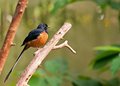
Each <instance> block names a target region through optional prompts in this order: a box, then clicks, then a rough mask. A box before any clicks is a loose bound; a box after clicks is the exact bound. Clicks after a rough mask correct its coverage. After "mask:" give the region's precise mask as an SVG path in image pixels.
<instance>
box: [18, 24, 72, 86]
mask: <svg viewBox="0 0 120 86" xmlns="http://www.w3.org/2000/svg"><path fill="white" fill-rule="evenodd" d="M71 26H72V25H71V24H69V23H65V24H64V25H63V26H62V27H61V28H60V30H59V31H58V32H57V33H56V34H55V35H54V36H53V38H52V39H51V40H50V41H49V42H48V43H47V44H46V45H45V46H44V47H43V48H41V49H39V50H38V51H36V52H35V57H34V58H33V60H32V61H31V62H30V64H29V65H28V67H27V68H26V69H25V71H24V72H23V73H22V75H21V77H20V79H19V81H18V83H17V86H26V85H27V83H28V81H29V79H30V78H31V76H32V75H33V73H34V72H35V71H36V69H37V68H38V67H39V65H40V64H41V63H42V61H43V60H44V59H45V57H46V56H47V55H48V54H49V52H50V51H51V50H52V49H54V47H55V45H56V44H57V43H58V42H59V40H60V39H61V38H63V36H64V35H65V34H66V33H67V32H68V30H69V29H70V28H71Z"/></svg>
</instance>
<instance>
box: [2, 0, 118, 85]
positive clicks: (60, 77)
mask: <svg viewBox="0 0 120 86" xmlns="http://www.w3.org/2000/svg"><path fill="white" fill-rule="evenodd" d="M17 2H18V0H0V47H2V44H3V42H4V39H5V35H6V33H7V30H8V27H9V25H10V22H11V19H12V16H13V15H14V11H15V8H16V5H17ZM42 22H44V23H47V24H48V26H49V27H50V28H49V29H48V32H49V39H51V37H52V36H53V35H54V34H55V32H56V31H57V30H58V29H59V28H60V27H61V26H62V25H63V24H64V23H65V22H69V23H71V24H72V28H71V30H70V31H69V32H68V33H67V34H66V35H65V37H64V39H63V40H61V41H60V42H59V43H62V42H64V41H65V40H68V41H69V44H70V46H72V48H73V49H75V50H76V52H77V53H76V54H73V53H72V52H71V51H70V50H68V49H67V48H62V49H57V50H53V51H51V52H50V53H49V55H48V56H47V58H46V59H45V60H44V62H43V63H42V64H41V67H40V68H39V69H38V70H37V72H36V73H35V74H34V75H33V77H32V78H31V80H30V82H29V84H30V86H119V85H120V82H119V81H120V79H119V73H117V74H115V75H113V74H112V73H111V71H110V70H109V68H103V69H102V70H99V69H98V70H95V69H94V68H92V65H91V62H92V61H93V59H95V57H96V54H95V53H96V51H95V49H94V48H95V47H97V46H106V45H113V44H117V45H118V44H120V0H29V1H28V5H27V8H26V10H25V13H24V15H23V18H22V21H21V23H20V26H19V28H18V30H17V33H16V36H15V39H14V43H16V46H14V47H12V48H11V50H10V54H9V57H8V59H7V62H6V64H5V67H4V70H3V72H2V74H1V75H0V86H15V83H16V82H17V81H18V79H19V77H20V74H21V73H22V72H23V70H24V69H25V68H26V66H27V65H28V64H29V62H30V61H31V60H32V58H33V53H34V52H35V51H36V49H34V48H30V49H29V50H27V51H26V52H25V53H24V54H23V56H22V57H23V58H22V59H21V60H20V62H19V63H18V65H17V66H16V68H15V70H14V71H13V73H12V74H11V76H10V78H9V79H8V81H7V82H6V83H3V80H4V78H5V76H6V75H7V73H8V71H9V70H10V68H11V67H12V65H13V64H14V62H15V60H16V58H17V56H18V55H19V53H20V52H21V50H22V48H23V47H20V46H21V44H22V42H23V40H24V38H25V37H26V36H27V34H28V33H29V31H31V30H32V29H34V28H36V27H37V25H38V24H40V23H42ZM107 67H108V66H107ZM114 78H115V79H114Z"/></svg>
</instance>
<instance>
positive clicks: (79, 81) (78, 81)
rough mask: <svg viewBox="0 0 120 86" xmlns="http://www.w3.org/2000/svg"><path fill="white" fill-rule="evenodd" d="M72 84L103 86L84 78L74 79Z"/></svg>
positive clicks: (77, 85) (78, 85) (75, 85)
mask: <svg viewBox="0 0 120 86" xmlns="http://www.w3.org/2000/svg"><path fill="white" fill-rule="evenodd" d="M72 84H73V86H103V85H102V84H101V83H100V82H99V81H97V80H94V79H92V78H89V77H84V76H80V77H78V79H74V81H73V83H72Z"/></svg>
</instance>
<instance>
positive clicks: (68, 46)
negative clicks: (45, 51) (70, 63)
mask: <svg viewBox="0 0 120 86" xmlns="http://www.w3.org/2000/svg"><path fill="white" fill-rule="evenodd" d="M63 47H67V48H68V49H70V50H71V51H72V52H73V53H76V51H75V50H74V49H73V48H72V47H71V46H70V45H69V44H68V41H67V40H66V41H65V42H64V43H62V44H60V45H56V46H54V47H53V49H58V48H63Z"/></svg>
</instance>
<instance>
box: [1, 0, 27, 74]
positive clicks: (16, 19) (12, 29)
mask: <svg viewBox="0 0 120 86" xmlns="http://www.w3.org/2000/svg"><path fill="white" fill-rule="evenodd" d="M26 5H27V0H19V1H18V4H17V7H16V10H15V13H14V16H13V19H12V22H11V24H10V26H9V29H8V32H7V35H6V38H5V41H4V43H3V46H2V48H1V50H0V73H1V71H2V69H3V67H4V64H5V62H6V60H7V57H8V54H9V51H10V47H11V43H12V42H13V39H14V37H15V33H16V31H17V28H18V26H19V24H20V21H21V19H22V15H23V13H24V10H25V8H26Z"/></svg>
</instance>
